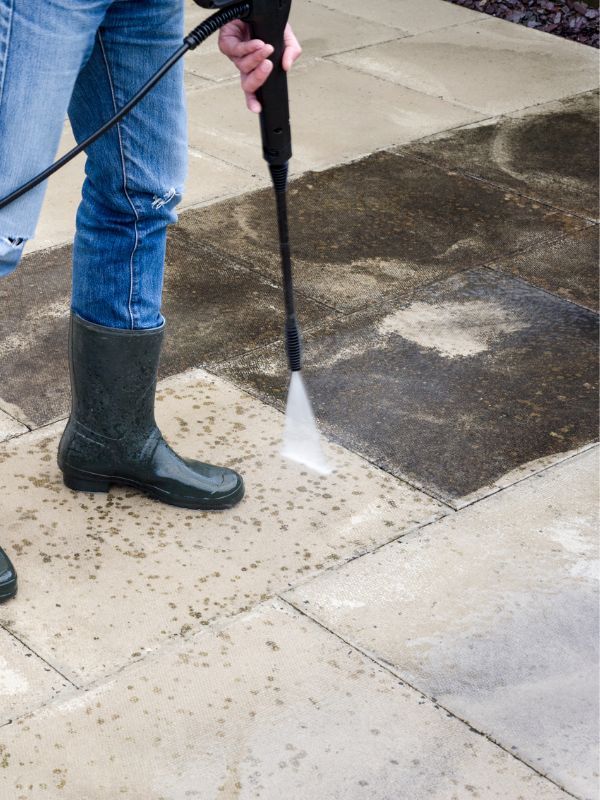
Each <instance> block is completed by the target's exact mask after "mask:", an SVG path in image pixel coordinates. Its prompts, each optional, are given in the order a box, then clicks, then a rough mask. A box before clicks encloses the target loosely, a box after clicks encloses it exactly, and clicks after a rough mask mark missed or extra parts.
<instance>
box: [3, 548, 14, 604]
mask: <svg viewBox="0 0 600 800" xmlns="http://www.w3.org/2000/svg"><path fill="white" fill-rule="evenodd" d="M16 593H17V573H16V572H15V568H14V567H13V565H12V564H11V563H10V558H9V557H8V556H7V555H6V553H5V552H4V550H3V549H2V548H1V547H0V603H3V602H4V601H5V600H10V598H11V597H14V596H15V595H16Z"/></svg>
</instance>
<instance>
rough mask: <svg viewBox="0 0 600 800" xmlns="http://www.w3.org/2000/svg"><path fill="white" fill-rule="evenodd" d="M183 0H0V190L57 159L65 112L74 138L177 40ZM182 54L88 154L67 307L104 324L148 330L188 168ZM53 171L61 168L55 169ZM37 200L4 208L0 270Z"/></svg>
mask: <svg viewBox="0 0 600 800" xmlns="http://www.w3.org/2000/svg"><path fill="white" fill-rule="evenodd" d="M183 1H184V0H0V197H3V196H5V195H7V194H9V192H11V191H12V190H13V189H14V188H16V187H17V186H19V185H21V184H22V183H24V182H25V181H26V180H28V179H30V178H31V177H33V176H34V175H35V174H37V173H38V172H39V171H41V170H42V169H43V168H44V167H46V166H47V165H48V164H50V163H51V162H52V160H53V159H54V158H55V156H56V152H57V149H58V144H59V140H60V136H61V133H62V129H63V123H64V121H65V117H66V115H67V113H68V115H69V119H70V121H71V127H72V129H73V133H74V135H75V138H76V139H77V141H78V142H80V141H82V140H83V139H84V138H85V137H87V136H88V135H89V134H90V133H92V132H93V131H94V130H96V129H97V128H98V127H99V126H100V125H101V124H102V123H103V122H105V121H106V120H107V119H109V118H110V117H111V116H112V115H113V113H114V112H115V110H116V109H118V108H119V107H121V106H122V105H123V104H124V103H125V102H126V101H127V100H128V99H129V98H130V97H131V96H132V95H133V94H134V93H135V92H136V91H137V90H138V89H139V88H140V87H141V86H142V84H143V83H145V81H146V80H147V79H148V78H149V77H150V76H151V75H152V74H153V73H154V72H155V71H156V70H157V69H158V67H159V66H160V65H161V64H162V63H163V62H164V61H166V59H167V58H168V57H169V56H170V55H171V54H172V53H173V52H174V51H175V50H176V49H177V48H178V47H179V46H180V45H181V44H182V41H183V35H184V32H183ZM186 135H187V119H186V110H185V95H184V88H183V62H182V61H180V62H179V63H178V64H177V65H176V66H175V67H173V69H172V70H171V71H170V72H169V73H168V74H167V76H166V77H165V78H163V80H162V81H161V82H160V83H159V84H158V85H157V86H156V87H155V88H154V89H153V90H152V91H151V92H150V94H149V95H147V96H146V97H145V98H144V100H142V102H141V103H140V104H139V105H138V106H137V107H136V108H135V109H134V110H133V111H132V112H131V113H130V114H129V115H128V116H127V117H125V118H124V119H123V120H122V121H121V122H120V123H119V124H118V126H116V127H114V128H113V129H112V130H111V131H109V132H108V133H106V134H105V135H104V136H103V137H101V138H100V139H99V140H98V141H97V142H95V143H94V144H93V145H92V146H91V147H89V148H88V149H87V151H86V155H87V161H86V166H85V173H86V178H85V181H84V184H83V188H82V197H81V203H80V205H79V209H78V211H77V224H76V235H75V242H74V247H73V292H72V308H73V310H74V311H75V312H76V313H77V314H79V316H81V317H83V318H84V319H86V320H89V321H90V322H95V323H97V324H99V325H105V326H108V327H111V328H132V329H133V328H154V327H158V326H160V325H162V324H163V322H164V320H163V318H162V315H161V313H160V307H161V294H162V284H163V271H164V257H165V247H166V226H167V225H168V224H170V223H173V222H175V221H176V220H177V214H176V212H175V207H176V205H177V203H178V202H179V200H180V199H181V195H182V192H183V184H184V180H185V175H186V170H187V140H186ZM59 175H60V173H59ZM43 197H44V186H43V185H42V186H40V187H37V188H36V189H34V190H33V191H31V192H30V193H29V194H26V195H24V196H23V197H21V198H20V199H19V200H17V201H16V202H14V203H13V204H12V205H9V206H7V207H6V208H5V209H3V210H0V277H1V276H3V275H7V274H9V273H10V272H12V270H14V269H15V267H16V266H17V265H18V263H19V260H20V258H21V255H22V252H23V247H24V245H25V243H26V240H27V239H30V238H32V237H33V235H34V233H35V227H36V224H37V220H38V218H39V214H40V209H41V206H42V201H43Z"/></svg>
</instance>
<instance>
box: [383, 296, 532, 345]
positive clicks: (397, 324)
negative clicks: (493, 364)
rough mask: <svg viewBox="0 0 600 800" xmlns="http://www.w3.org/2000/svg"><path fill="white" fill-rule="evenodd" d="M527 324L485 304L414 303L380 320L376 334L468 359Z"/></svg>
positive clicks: (491, 304) (488, 303)
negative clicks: (402, 338)
mask: <svg viewBox="0 0 600 800" xmlns="http://www.w3.org/2000/svg"><path fill="white" fill-rule="evenodd" d="M526 327H527V322H526V321H525V320H523V319H521V318H520V317H518V316H517V315H515V314H513V313H511V312H510V311H508V310H507V309H505V308H503V307H502V306H501V305H499V304H498V303H494V302H490V301H486V300H471V301H470V302H466V303H460V302H453V301H450V302H447V303H443V304H432V303H425V302H422V301H416V302H414V303H411V304H410V305H409V306H407V307H406V308H400V309H398V310H397V311H394V312H393V313H391V314H389V315H388V316H386V317H384V319H383V320H381V322H380V323H379V325H378V331H379V333H381V334H382V335H384V336H389V335H390V334H397V335H399V336H402V337H404V338H405V339H407V340H408V341H411V342H415V344H418V345H420V346H421V347H425V348H433V349H434V350H437V351H438V353H440V354H441V355H443V356H446V357H448V358H456V357H460V356H472V355H476V354H478V353H482V352H484V351H485V350H488V349H489V348H490V346H491V345H492V344H493V343H494V342H496V341H497V340H498V339H499V338H500V337H501V336H502V335H505V334H509V333H516V332H517V331H520V330H523V329H524V328H526Z"/></svg>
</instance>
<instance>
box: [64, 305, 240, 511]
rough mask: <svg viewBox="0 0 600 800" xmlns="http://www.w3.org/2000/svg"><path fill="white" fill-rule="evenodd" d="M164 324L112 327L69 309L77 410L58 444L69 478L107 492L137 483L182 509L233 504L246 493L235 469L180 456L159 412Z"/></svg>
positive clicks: (74, 408)
mask: <svg viewBox="0 0 600 800" xmlns="http://www.w3.org/2000/svg"><path fill="white" fill-rule="evenodd" d="M163 335H164V325H163V326H162V327H161V328H152V329H144V330H124V329H120V328H106V327H104V326H102V325H96V324H94V323H92V322H87V321H86V320H84V319H82V318H81V317H79V316H77V315H76V314H71V327H70V333H69V360H70V368H71V393H72V407H71V416H70V418H69V421H68V423H67V427H66V428H65V431H64V433H63V436H62V439H61V441H60V445H59V448H58V465H59V467H60V469H61V470H62V473H63V479H64V482H65V484H66V485H67V486H68V487H69V488H71V489H77V490H80V491H86V492H107V491H108V489H109V487H110V485H111V484H121V485H125V486H133V487H134V488H136V489H140V490H141V491H143V492H145V493H146V494H148V495H150V496H151V497H154V498H156V499H157V500H162V501H163V502H165V503H170V504H172V505H175V506H181V507H183V508H195V509H207V510H212V509H215V510H217V509H225V508H231V507H232V506H234V505H235V504H236V503H238V502H239V501H240V500H241V499H242V497H243V496H244V482H243V480H242V478H241V476H240V475H238V473H237V472H234V471H233V470H231V469H228V468H227V467H215V466H212V465H211V464H204V463H202V462H200V461H193V460H191V459H186V458H181V457H180V456H178V455H177V453H175V452H174V451H173V450H172V449H171V448H170V447H169V445H168V444H167V443H166V442H165V440H164V439H163V437H162V434H161V432H160V430H159V429H158V427H157V425H156V422H155V419H154V394H155V390H156V380H157V373H158V362H159V358H160V350H161V346H162V341H163Z"/></svg>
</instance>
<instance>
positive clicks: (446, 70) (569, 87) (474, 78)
mask: <svg viewBox="0 0 600 800" xmlns="http://www.w3.org/2000/svg"><path fill="white" fill-rule="evenodd" d="M333 59H334V60H335V61H336V62H337V63H338V64H345V65H346V66H347V67H350V68H352V69H354V70H356V71H360V72H364V73H368V74H370V75H375V76H377V77H379V78H384V79H385V80H387V81H390V82H392V83H396V84H399V85H401V86H406V87H408V88H411V89H414V90H415V91H418V92H423V93H425V94H428V95H431V96H433V97H439V98H442V99H444V100H447V101H448V102H451V103H458V104H460V105H463V106H465V107H467V108H471V109H474V110H476V111H479V112H480V113H482V114H486V115H488V116H489V115H493V114H505V113H507V112H509V111H516V110H518V109H522V108H526V107H527V106H533V105H536V104H538V103H544V102H547V101H549V100H557V99H559V98H562V97H568V96H569V95H573V94H577V93H578V92H585V91H588V90H590V89H596V88H598V59H597V53H596V51H595V50H594V48H592V47H587V46H585V45H582V44H576V43H574V42H570V41H567V40H565V39H559V38H558V37H556V36H551V35H549V34H546V33H541V32H539V31H534V30H532V29H530V28H525V27H523V26H518V25H514V24H512V23H510V22H505V21H504V20H498V19H493V18H491V17H488V18H485V17H484V16H482V17H480V21H478V22H473V23H470V24H468V25H457V26H453V27H449V28H444V29H442V30H438V31H430V32H428V33H422V34H418V35H417V36H410V37H406V38H403V39H398V40H397V41H394V42H390V43H388V44H381V45H373V46H372V47H365V48H363V49H361V50H359V51H355V52H352V53H346V54H343V55H339V56H333ZM520 75H526V76H527V79H526V80H519V79H518V77H515V76H520ZM446 127H447V128H449V127H450V126H449V125H447V126H446Z"/></svg>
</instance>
